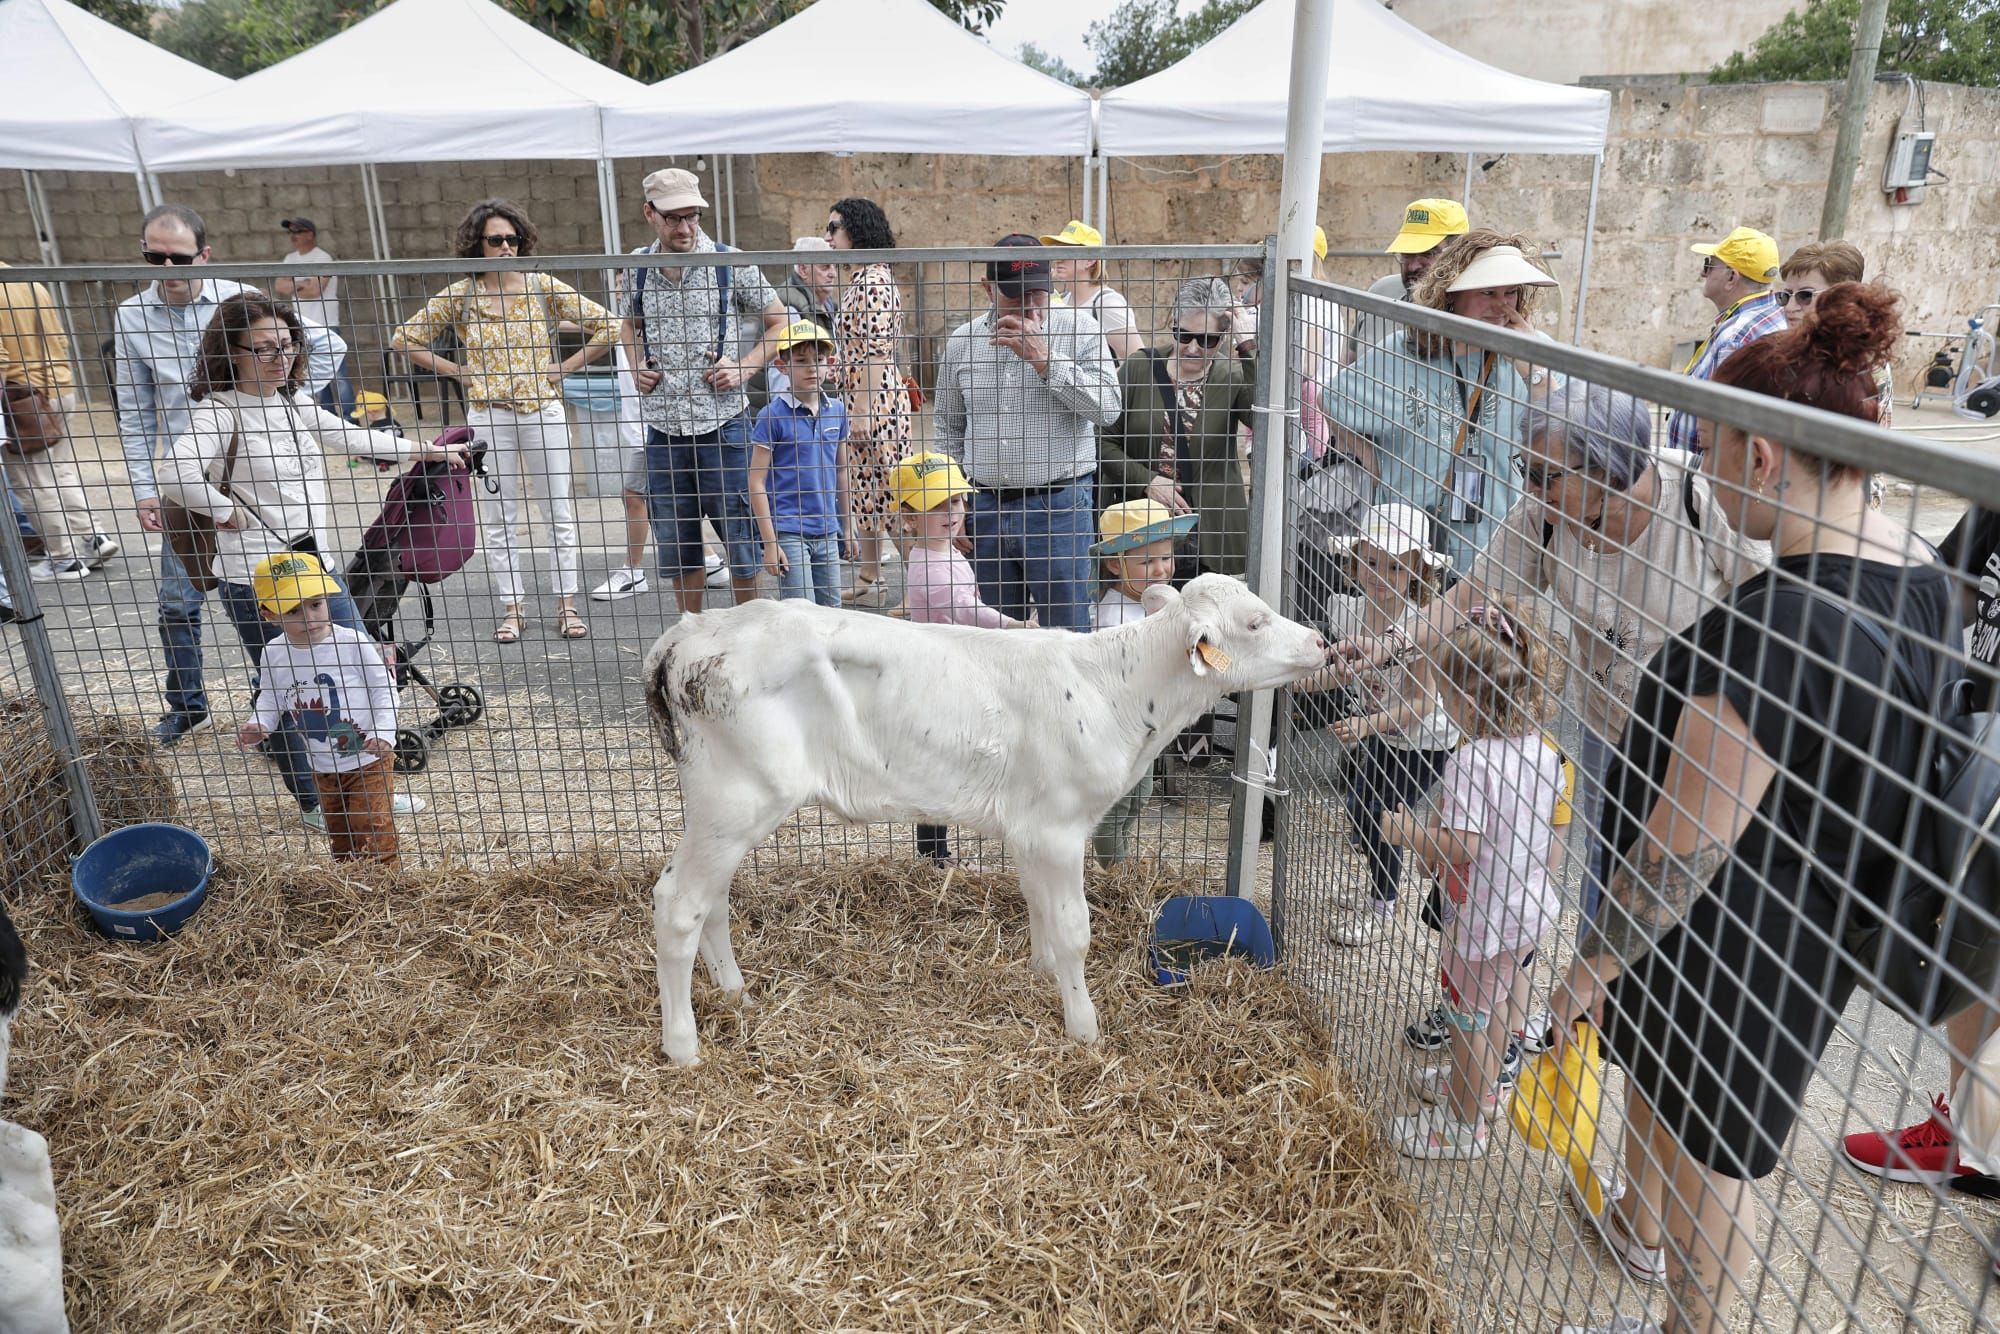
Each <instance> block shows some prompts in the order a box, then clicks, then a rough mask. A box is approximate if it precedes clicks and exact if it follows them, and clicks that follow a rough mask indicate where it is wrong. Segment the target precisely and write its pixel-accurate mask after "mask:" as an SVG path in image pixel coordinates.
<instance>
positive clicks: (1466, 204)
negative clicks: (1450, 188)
mask: <svg viewBox="0 0 2000 1334" xmlns="http://www.w3.org/2000/svg"><path fill="white" fill-rule="evenodd" d="M1458 202H1459V204H1460V206H1461V207H1463V208H1464V209H1465V211H1466V212H1467V213H1470V212H1472V154H1470V153H1467V154H1466V155H1465V189H1464V190H1463V191H1462V192H1461V193H1460V194H1459V196H1458Z"/></svg>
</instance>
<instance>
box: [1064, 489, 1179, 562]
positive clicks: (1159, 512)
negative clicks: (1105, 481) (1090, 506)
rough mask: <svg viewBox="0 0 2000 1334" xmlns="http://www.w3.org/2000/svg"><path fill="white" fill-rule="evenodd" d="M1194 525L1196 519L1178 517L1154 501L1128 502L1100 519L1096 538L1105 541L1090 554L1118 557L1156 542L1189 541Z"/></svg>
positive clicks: (1142, 499) (1109, 511) (1098, 519)
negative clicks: (1188, 537) (1177, 539)
mask: <svg viewBox="0 0 2000 1334" xmlns="http://www.w3.org/2000/svg"><path fill="white" fill-rule="evenodd" d="M1195 521H1196V516H1194V515H1192V514H1179V515H1177V514H1175V513H1173V512H1172V511H1171V510H1169V509H1168V508H1167V507H1166V506H1165V505H1162V504H1161V503H1160V502H1159V501H1157V500H1153V499H1151V498H1147V497H1142V498H1141V499H1138V500H1128V501H1126V502H1125V503H1124V504H1122V505H1113V506H1111V507H1110V508H1109V509H1107V510H1105V511H1104V513H1102V514H1100V515H1098V516H1097V535H1098V536H1099V537H1100V538H1102V539H1103V540H1102V541H1101V542H1099V543H1098V544H1097V545H1096V546H1094V547H1092V548H1091V549H1090V554H1091V555H1093V556H1117V555H1122V554H1123V553H1125V552H1127V551H1133V550H1136V549H1137V548H1139V547H1143V546H1147V545H1149V544H1151V543H1154V542H1164V541H1168V540H1170V539H1172V538H1176V537H1186V536H1187V535H1188V534H1189V533H1191V532H1193V531H1194V526H1195Z"/></svg>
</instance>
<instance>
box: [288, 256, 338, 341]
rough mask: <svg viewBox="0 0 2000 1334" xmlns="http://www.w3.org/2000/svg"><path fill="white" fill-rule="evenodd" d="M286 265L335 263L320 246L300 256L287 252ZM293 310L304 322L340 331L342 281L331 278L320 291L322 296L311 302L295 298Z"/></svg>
mask: <svg viewBox="0 0 2000 1334" xmlns="http://www.w3.org/2000/svg"><path fill="white" fill-rule="evenodd" d="M285 263H287V264H331V263H333V256H332V255H329V254H327V253H326V251H325V250H323V249H321V248H320V247H319V246H314V247H313V248H312V249H311V250H308V251H306V252H305V253H304V254H300V253H299V252H298V251H296V250H292V251H287V252H286V254H285ZM306 276H307V277H309V278H311V277H317V276H318V275H317V274H307V275H306ZM292 309H293V310H296V311H297V312H298V313H299V318H300V319H302V320H311V321H312V322H313V323H314V324H323V325H325V326H326V327H327V328H329V329H338V328H339V327H340V279H338V278H334V277H331V276H329V277H328V278H327V280H326V286H325V287H323V288H321V289H320V294H319V295H318V296H317V297H314V298H312V299H310V300H308V299H306V298H305V297H297V298H294V299H293V301H292Z"/></svg>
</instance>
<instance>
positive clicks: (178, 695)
mask: <svg viewBox="0 0 2000 1334" xmlns="http://www.w3.org/2000/svg"><path fill="white" fill-rule="evenodd" d="M139 235H140V241H139V255H140V257H141V258H142V259H144V260H145V261H146V262H147V263H148V264H155V265H158V266H160V270H161V273H160V278H159V280H158V281H156V282H154V283H152V284H150V285H149V286H147V287H146V288H145V289H144V290H142V291H141V292H140V293H139V294H138V295H136V296H132V297H128V298H126V299H125V300H124V301H122V302H120V303H119V305H118V312H117V315H116V317H115V319H114V324H113V329H112V342H113V349H114V353H113V361H114V365H115V373H116V380H115V384H114V392H115V397H116V402H117V406H118V435H119V439H120V442H121V444H122V445H123V447H124V450H125V470H126V472H127V474H128V475H129V476H130V477H131V479H132V495H133V498H134V499H135V500H136V501H137V509H138V512H139V524H140V526H141V527H142V528H144V529H145V530H146V531H147V532H149V533H157V532H159V531H160V490H159V487H158V486H157V485H156V484H155V483H154V480H153V461H154V460H155V459H156V458H158V457H159V456H160V454H161V453H162V452H163V451H164V450H165V449H166V448H167V447H168V446H170V445H171V444H172V443H173V441H174V438H175V437H176V436H178V435H179V434H180V433H181V432H183V431H185V430H186V429H187V426H188V412H189V401H188V385H189V383H190V382H191V381H192V380H193V379H194V375H195V371H196V369H197V368H198V366H199V364H200V358H199V355H198V351H199V348H200V346H201V335H202V332H203V331H204V330H206V329H207V328H208V321H209V318H210V317H211V316H212V315H213V314H214V313H215V308H216V306H217V305H218V304H219V303H221V302H223V301H225V300H227V299H228V298H230V297H232V296H234V295H236V293H238V292H242V291H247V290H251V289H248V288H246V287H245V286H244V285H243V284H242V283H236V282H231V281H229V280H228V279H226V278H199V277H196V276H195V269H196V267H197V266H199V265H203V264H206V263H208V261H209V249H208V229H207V227H206V226H205V225H204V224H203V222H202V220H201V214H199V213H197V212H195V211H194V210H193V209H191V208H189V207H187V206H186V205H185V204H161V205H160V206H159V207H157V208H155V209H153V210H152V211H151V212H149V213H148V214H146V221H145V224H144V226H143V228H142V229H141V231H140V234H139ZM304 330H305V336H306V380H307V384H306V392H308V393H310V394H318V393H319V392H320V390H321V389H323V388H325V387H326V384H327V383H328V381H330V380H332V378H333V376H334V372H335V370H336V369H337V368H338V367H339V366H340V363H341V360H342V359H343V358H344V357H346V355H347V344H345V343H344V342H342V341H341V339H340V336H339V335H338V334H336V333H334V332H333V331H332V330H331V329H328V328H326V327H325V326H323V325H318V324H312V323H304ZM207 601H208V597H207V595H206V594H205V593H203V592H202V591H201V590H200V589H198V588H196V587H195V586H194V585H193V584H192V583H190V582H189V581H188V577H187V572H186V571H185V570H183V569H182V568H181V563H180V560H179V559H178V558H177V557H176V556H175V555H174V553H173V549H172V548H171V547H170V546H168V545H167V541H166V538H165V537H162V538H161V539H160V621H159V624H160V646H161V648H162V649H163V650H164V651H165V654H166V668H167V675H166V683H165V693H166V700H167V712H166V714H165V716H163V717H162V718H161V719H160V721H159V722H158V723H156V724H155V725H154V727H153V738H154V739H155V740H156V741H158V742H159V743H160V744H161V745H162V746H173V745H176V744H178V743H179V742H180V740H181V738H182V737H185V736H186V735H188V733H190V732H193V731H194V730H195V729H197V728H199V727H202V726H204V725H206V724H207V722H208V695H207V693H206V692H205V691H204V690H203V689H202V680H201V611H202V607H203V605H204V604H205V603H206V602H207Z"/></svg>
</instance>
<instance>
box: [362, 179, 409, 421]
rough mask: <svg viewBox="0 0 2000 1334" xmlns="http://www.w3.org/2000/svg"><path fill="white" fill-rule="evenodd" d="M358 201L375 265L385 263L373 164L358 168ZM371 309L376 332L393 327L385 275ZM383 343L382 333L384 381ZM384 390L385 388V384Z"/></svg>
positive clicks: (384, 226) (385, 237) (383, 221)
mask: <svg viewBox="0 0 2000 1334" xmlns="http://www.w3.org/2000/svg"><path fill="white" fill-rule="evenodd" d="M361 199H362V203H363V205H364V206H365V209H366V212H367V214H368V242H369V245H370V247H371V248H373V250H374V251H375V258H376V259H377V260H378V261H379V260H386V259H388V258H389V222H388V219H387V218H386V217H385V216H384V215H383V212H382V187H381V183H380V182H378V181H377V180H376V179H375V164H374V163H372V162H364V163H362V164H361ZM375 309H376V315H375V327H376V328H378V329H382V330H384V331H386V330H389V329H393V328H395V327H396V316H395V311H396V293H395V287H394V280H393V279H391V278H390V277H389V275H388V274H386V273H378V274H376V275H375ZM386 343H387V336H386V332H385V335H384V344H385V346H384V347H383V348H382V349H379V350H380V351H381V353H382V358H383V374H384V376H385V377H386V376H387V374H388V356H389V353H388V351H387V347H386ZM384 388H385V389H386V388H387V385H386V384H385V385H384ZM412 392H413V393H414V392H415V391H414V390H413V391H412Z"/></svg>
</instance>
